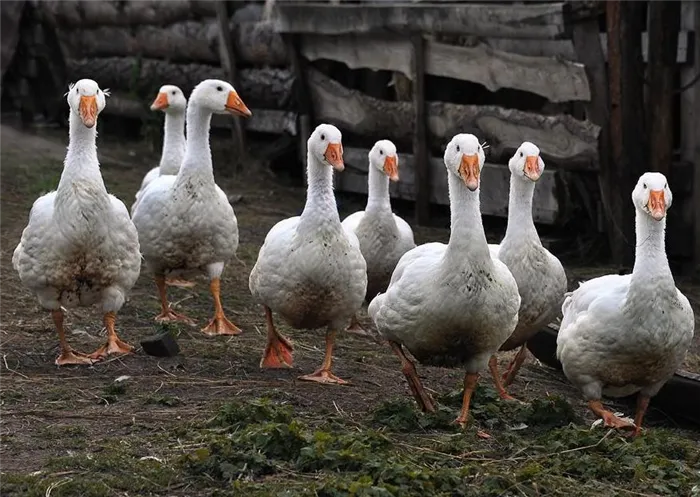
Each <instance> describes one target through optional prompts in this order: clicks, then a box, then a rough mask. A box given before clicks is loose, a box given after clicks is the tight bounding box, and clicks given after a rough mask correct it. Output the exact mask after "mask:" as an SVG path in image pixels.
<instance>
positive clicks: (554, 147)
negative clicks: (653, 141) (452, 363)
mask: <svg viewBox="0 0 700 497" xmlns="http://www.w3.org/2000/svg"><path fill="white" fill-rule="evenodd" d="M307 77H308V83H309V92H310V96H311V99H312V105H313V108H314V114H315V117H316V119H317V120H318V121H319V122H329V123H331V124H334V125H336V126H338V127H339V128H340V129H341V131H350V132H352V133H354V134H357V135H361V136H367V137H371V138H372V139H377V138H388V139H390V140H395V141H398V142H403V143H408V142H410V141H411V140H412V138H413V132H414V125H415V116H414V111H413V105H412V103H410V102H390V101H386V100H379V99H375V98H371V97H368V96H367V95H364V94H363V93H360V92H358V91H356V90H350V89H348V88H345V87H344V86H342V85H341V84H340V83H338V82H337V81H334V80H332V79H330V78H328V77H327V76H325V75H324V74H322V73H320V72H319V71H316V70H314V69H311V68H310V69H308V71H307ZM426 125H427V129H428V137H429V140H430V145H431V148H433V149H434V150H440V149H443V148H444V146H445V144H446V143H447V142H448V141H449V140H450V139H451V138H452V137H453V136H454V135H456V134H457V133H465V132H469V133H474V134H475V135H477V136H478V137H479V138H480V139H482V140H486V141H487V142H488V143H489V145H490V147H491V148H490V149H489V152H490V156H491V157H492V158H494V160H498V161H499V162H501V161H502V162H506V161H507V160H508V159H509V158H510V156H511V155H512V154H513V153H514V152H515V150H516V149H517V148H518V147H519V146H520V145H521V144H522V142H523V141H525V140H530V141H532V142H534V143H536V144H537V145H538V146H539V147H540V150H541V152H542V156H543V158H544V160H545V161H548V162H550V163H551V164H552V165H557V166H558V167H562V168H568V169H588V170H595V169H597V168H598V133H599V131H600V128H599V127H598V126H596V125H595V124H593V123H591V122H588V121H578V120H577V119H574V118H573V117H571V116H566V115H557V116H543V115H541V114H536V113H532V112H523V111H520V110H516V109H504V108H502V107H496V106H487V105H484V106H479V105H459V104H452V103H446V102H427V104H426Z"/></svg>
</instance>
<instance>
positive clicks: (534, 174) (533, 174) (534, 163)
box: [524, 155, 542, 181]
mask: <svg viewBox="0 0 700 497" xmlns="http://www.w3.org/2000/svg"><path fill="white" fill-rule="evenodd" d="M524 172H525V176H527V177H528V178H530V179H531V180H532V181H537V180H538V179H540V174H542V171H540V158H539V156H537V155H528V156H527V157H525V170H524Z"/></svg>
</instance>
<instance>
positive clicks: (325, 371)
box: [299, 330, 348, 385]
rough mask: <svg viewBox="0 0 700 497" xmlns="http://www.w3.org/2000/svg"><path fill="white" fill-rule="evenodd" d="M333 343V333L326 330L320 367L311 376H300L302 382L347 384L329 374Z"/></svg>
mask: <svg viewBox="0 0 700 497" xmlns="http://www.w3.org/2000/svg"><path fill="white" fill-rule="evenodd" d="M334 343H335V331H333V330H328V331H327V332H326V355H325V357H324V358H323V364H321V367H320V368H319V369H317V370H316V371H314V372H313V373H311V374H307V375H304V376H300V377H299V379H300V380H303V381H315V382H318V383H337V384H339V385H346V384H347V383H348V382H347V381H345V380H342V379H340V378H338V377H337V376H336V375H334V374H333V373H332V372H331V363H332V361H333V344H334Z"/></svg>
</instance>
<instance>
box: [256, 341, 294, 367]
mask: <svg viewBox="0 0 700 497" xmlns="http://www.w3.org/2000/svg"><path fill="white" fill-rule="evenodd" d="M293 350H294V348H293V347H292V344H291V343H289V340H287V339H286V338H285V337H283V336H282V335H279V334H275V336H274V337H273V339H271V340H268V342H267V346H266V347H265V352H264V353H263V357H262V359H261V360H260V367H261V368H265V369H278V368H291V367H292V364H293V362H294V358H293V357H292V352H293Z"/></svg>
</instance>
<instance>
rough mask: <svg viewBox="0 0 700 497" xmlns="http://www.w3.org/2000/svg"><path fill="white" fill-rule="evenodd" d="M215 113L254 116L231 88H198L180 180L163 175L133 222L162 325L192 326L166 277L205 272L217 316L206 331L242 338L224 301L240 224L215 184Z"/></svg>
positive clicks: (213, 84) (219, 84) (215, 83)
mask: <svg viewBox="0 0 700 497" xmlns="http://www.w3.org/2000/svg"><path fill="white" fill-rule="evenodd" d="M215 112H216V113H224V112H231V113H239V114H241V115H244V116H247V115H250V111H249V110H248V108H247V107H246V106H245V104H243V102H242V101H241V100H240V98H239V97H238V94H237V93H236V91H235V89H234V88H233V87H232V86H231V85H230V84H228V83H226V82H224V81H219V80H205V81H202V82H201V83H200V84H199V85H197V87H195V89H194V90H193V92H192V95H191V96H190V101H189V103H188V108H187V136H188V139H187V145H186V152H185V157H184V159H183V162H182V166H181V167H180V171H179V172H178V173H177V175H176V176H172V175H162V176H159V177H158V178H157V179H155V180H154V181H153V182H152V183H151V184H149V185H148V187H147V188H146V190H145V191H144V192H143V195H142V196H141V198H140V200H139V202H138V204H137V205H136V209H135V210H134V214H133V220H134V224H135V225H136V228H137V229H138V233H139V239H140V240H141V248H142V251H143V256H144V259H145V261H146V265H147V267H148V268H149V270H150V271H152V272H153V273H154V275H155V279H156V285H157V287H158V291H159V295H160V300H161V307H162V309H161V314H159V315H158V316H157V317H156V320H158V321H184V322H191V320H190V319H189V318H187V317H186V316H183V315H181V314H178V313H176V312H174V311H173V310H172V309H171V308H170V306H169V304H168V302H167V297H166V295H165V277H168V276H170V277H179V276H181V277H188V276H193V275H195V274H197V273H202V272H204V273H206V274H207V275H208V277H209V279H210V289H211V293H212V296H213V298H214V307H215V315H214V318H213V319H212V320H211V322H210V323H209V324H208V325H207V326H205V328H204V329H203V330H202V331H204V332H205V333H207V334H238V333H240V330H239V329H238V328H237V327H236V326H235V325H234V324H233V323H231V322H230V321H228V319H227V318H226V316H225V315H224V312H223V308H222V306H221V302H220V278H221V274H222V273H223V270H224V266H225V264H226V263H227V262H228V261H229V260H230V259H231V258H232V257H233V256H234V255H235V253H236V250H237V248H238V222H237V219H236V215H235V214H234V212H233V207H231V204H230V203H229V201H228V199H227V197H226V194H225V193H224V192H223V191H222V190H221V188H219V186H218V185H217V184H216V183H215V181H214V173H213V165H212V158H211V149H210V147H209V127H210V122H211V117H212V114H213V113H215Z"/></svg>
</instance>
